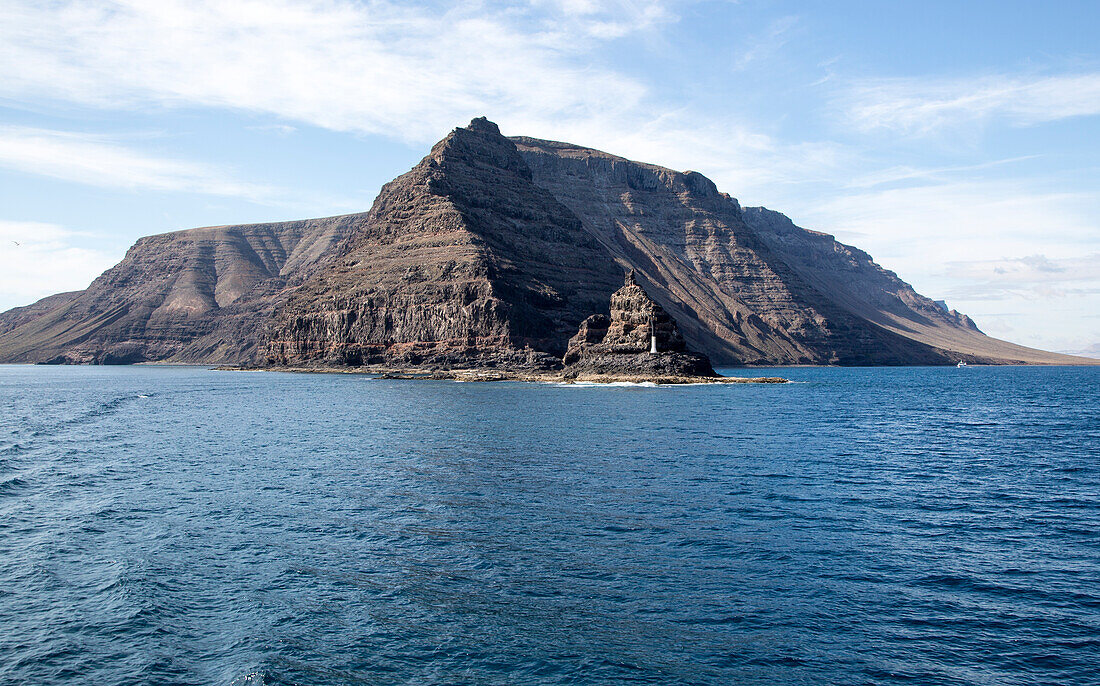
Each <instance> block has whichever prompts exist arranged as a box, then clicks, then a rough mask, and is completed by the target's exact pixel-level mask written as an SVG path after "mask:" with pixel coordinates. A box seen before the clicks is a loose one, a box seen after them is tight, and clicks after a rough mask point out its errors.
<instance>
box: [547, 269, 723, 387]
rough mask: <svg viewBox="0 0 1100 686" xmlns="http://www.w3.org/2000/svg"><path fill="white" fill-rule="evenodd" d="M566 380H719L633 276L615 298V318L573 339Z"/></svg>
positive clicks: (594, 322)
mask: <svg viewBox="0 0 1100 686" xmlns="http://www.w3.org/2000/svg"><path fill="white" fill-rule="evenodd" d="M564 362H565V364H566V365H568V367H567V369H566V375H567V376H574V377H575V376H577V375H579V374H582V373H583V374H594V375H601V374H602V375H609V376H630V375H646V376H681V377H684V376H717V374H715V372H714V369H713V368H712V367H711V365H710V360H708V359H707V357H706V356H705V355H698V354H695V353H690V352H688V351H687V347H686V344H685V343H684V337H683V336H682V335H681V334H680V329H679V327H678V326H676V322H675V320H673V319H672V317H670V316H669V315H668V313H667V312H665V310H664V308H663V307H661V306H660V305H658V304H657V303H656V302H654V300H653V299H652V298H650V297H649V295H648V294H647V293H646V292H645V290H644V289H643V288H642V287H641V286H639V285H638V282H637V280H636V279H635V277H634V272H633V270H632V271H629V272H627V275H626V283H625V284H623V287H622V288H620V289H619V290H617V291H615V293H613V294H612V295H611V316H605V315H603V314H594V315H592V316H590V317H588V318H587V319H585V320H584V321H583V322H581V326H580V330H579V331H578V332H577V334H576V335H575V336H573V337H572V338H570V339H569V348H568V350H567V351H566V353H565V359H564Z"/></svg>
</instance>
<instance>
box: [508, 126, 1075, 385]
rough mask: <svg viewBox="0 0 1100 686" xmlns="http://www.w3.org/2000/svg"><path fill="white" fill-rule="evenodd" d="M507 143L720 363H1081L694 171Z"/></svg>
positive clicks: (527, 142) (546, 144) (569, 148)
mask: <svg viewBox="0 0 1100 686" xmlns="http://www.w3.org/2000/svg"><path fill="white" fill-rule="evenodd" d="M512 140H513V141H515V143H516V145H517V147H518V149H519V150H520V152H521V154H522V155H523V157H524V159H525V160H527V163H528V165H529V166H530V168H531V170H532V172H533V178H534V181H535V183H536V184H538V185H540V186H542V187H544V188H546V189H547V190H549V191H550V192H551V193H553V195H554V196H555V197H556V198H558V199H559V200H560V201H561V202H562V203H563V204H565V205H567V206H568V207H569V208H570V209H571V210H573V212H574V213H575V214H576V215H577V216H578V217H579V218H580V219H581V221H582V222H583V223H584V226H585V228H586V229H588V230H589V231H590V232H591V233H592V235H594V236H595V237H597V239H598V240H599V241H600V243H601V245H603V246H604V247H605V248H606V249H607V251H608V252H609V253H610V254H612V255H614V256H615V257H616V259H617V260H618V261H619V262H620V263H621V264H623V265H625V266H628V267H631V268H633V269H635V270H637V273H638V278H639V281H640V282H642V283H644V284H646V286H647V289H648V290H649V292H650V293H652V294H653V297H654V299H656V300H657V301H658V302H659V303H660V304H661V305H662V306H664V307H665V308H666V309H667V310H668V311H669V312H670V313H672V315H673V316H674V317H675V318H676V319H677V320H678V321H679V322H680V324H681V327H682V328H683V331H684V336H685V338H686V339H687V341H688V343H689V345H690V346H691V347H692V348H694V349H697V350H702V351H704V352H706V353H707V354H708V355H710V357H711V359H713V360H714V361H715V362H716V363H723V364H741V363H747V364H946V363H950V362H953V361H958V360H967V361H970V362H992V363H1003V362H1031V363H1051V364H1058V363H1062V364H1069V363H1076V362H1080V360H1078V359H1076V358H1070V357H1068V356H1065V355H1057V354H1054V353H1046V352H1044V351H1038V350H1032V349H1029V348H1024V347H1022V346H1016V345H1013V344H1009V343H1005V342H1003V341H997V340H996V339H992V338H989V337H988V336H985V335H984V334H982V333H981V332H980V331H978V330H977V328H976V327H975V326H974V325H973V322H971V321H970V320H969V318H966V317H965V315H959V314H958V313H955V314H953V315H952V314H950V313H946V312H944V311H943V310H942V309H941V308H938V307H937V306H935V304H934V303H933V302H932V301H931V300H929V299H928V298H925V297H923V296H921V295H919V294H917V293H916V292H914V291H913V289H912V288H911V287H910V286H909V285H908V284H906V283H904V282H903V281H901V280H900V279H898V278H897V277H896V275H894V274H893V273H892V272H888V271H886V270H884V269H882V268H881V267H879V266H878V265H876V264H875V263H874V262H873V261H872V260H871V258H870V256H868V255H867V254H866V253H864V252H862V251H860V250H858V249H856V248H852V247H850V246H846V245H844V244H842V243H839V242H837V241H836V240H835V239H833V237H832V236H828V235H826V234H821V233H817V232H812V231H806V230H804V229H801V228H798V227H795V226H794V225H793V224H792V223H791V222H790V220H789V219H787V218H786V217H784V216H783V215H781V214H779V213H776V212H771V211H769V210H765V209H763V208H749V209H747V210H744V211H743V210H742V208H741V207H740V205H739V204H738V202H737V201H736V200H735V199H733V198H731V197H730V196H728V195H726V194H725V193H720V192H719V191H718V190H717V188H716V187H715V185H714V184H713V183H712V182H711V181H710V180H709V179H707V178H706V177H704V176H703V175H701V174H699V173H697V172H683V173H681V172H676V171H673V170H671V169H665V168H663V167H658V166H655V165H651V164H642V163H638V162H632V161H630V160H626V159H623V158H621V157H617V156H615V155H610V154H608V153H604V152H600V151H598V150H592V149H589V148H583V147H580V146H576V145H571V144H568V143H559V142H554V141H544V140H538V139H533V138H525V137H516V138H513V139H512Z"/></svg>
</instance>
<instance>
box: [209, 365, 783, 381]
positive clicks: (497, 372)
mask: <svg viewBox="0 0 1100 686" xmlns="http://www.w3.org/2000/svg"><path fill="white" fill-rule="evenodd" d="M215 369H216V370H218V371H249V372H251V371H268V372H290V373H295V374H360V375H364V376H370V377H372V378H375V379H379V380H393V379H400V380H409V381H461V382H491V381H527V382H535V383H565V384H573V383H603V384H610V383H639V384H641V383H652V384H658V385H662V386H663V385H684V384H729V383H734V384H744V383H757V384H776V383H790V380H789V379H784V378H781V377H778V376H758V377H742V376H683V375H669V374H665V375H660V374H658V375H652V374H589V373H582V374H571V373H570V372H569V371H568V370H556V371H555V370H531V369H423V368H419V367H390V366H376V365H364V366H361V367H327V366H324V367H321V366H311V367H288V366H269V367H248V366H234V365H225V366H221V367H216V368H215Z"/></svg>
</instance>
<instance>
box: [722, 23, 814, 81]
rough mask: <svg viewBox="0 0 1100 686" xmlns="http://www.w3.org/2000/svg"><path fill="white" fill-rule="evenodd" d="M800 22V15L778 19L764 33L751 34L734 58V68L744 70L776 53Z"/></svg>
mask: <svg viewBox="0 0 1100 686" xmlns="http://www.w3.org/2000/svg"><path fill="white" fill-rule="evenodd" d="M797 23H798V17H793V16H790V17H781V18H779V19H776V20H775V21H773V22H772V23H771V26H769V27H768V30H767V31H765V32H764V33H762V34H760V35H756V36H751V37H749V38H748V39H747V40H746V41H745V45H744V46H743V48H742V50H741V52H740V53H739V54H738V55H737V56H736V57H735V58H734V60H733V69H734V70H735V71H743V70H745V69H748V68H749V67H750V66H751V65H752V64H753V63H754V62H758V61H759V60H762V59H764V58H765V57H768V56H770V55H774V54H775V53H776V52H778V51H779V49H780V48H782V47H783V46H784V45H785V44H786V43H787V41H788V40H789V33H790V31H791V29H792V28H793V27H794V26H795V25H796V24H797Z"/></svg>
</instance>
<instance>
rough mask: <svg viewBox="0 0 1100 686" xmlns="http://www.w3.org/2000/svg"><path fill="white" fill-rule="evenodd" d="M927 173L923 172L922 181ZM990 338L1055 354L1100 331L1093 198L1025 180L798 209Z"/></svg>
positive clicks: (1098, 218)
mask: <svg viewBox="0 0 1100 686" xmlns="http://www.w3.org/2000/svg"><path fill="white" fill-rule="evenodd" d="M918 176H919V175H918ZM793 218H794V219H795V222H796V223H798V224H800V225H802V226H805V227H807V228H811V229H817V230H820V231H827V232H830V233H834V234H836V236H837V238H839V239H840V240H842V241H845V242H847V243H853V244H855V245H857V246H858V247H860V248H862V249H864V250H866V251H867V252H869V253H870V254H871V255H872V256H873V257H874V258H875V261H876V262H878V263H879V264H881V265H882V266H883V267H886V268H887V269H891V270H894V271H896V272H897V273H898V275H899V276H900V277H901V278H902V279H904V280H905V281H908V282H909V283H911V284H912V285H913V286H914V287H915V288H916V289H917V291H919V292H921V293H924V294H925V295H928V296H930V297H933V298H936V299H939V298H946V299H947V301H948V304H949V305H950V306H951V307H954V308H956V309H958V310H960V311H962V312H966V313H967V314H969V315H971V316H972V317H974V319H975V320H976V321H977V323H978V326H980V327H981V328H982V330H983V331H985V332H986V333H988V334H991V335H994V336H998V337H1003V338H1007V339H1009V340H1013V341H1015V342H1018V343H1023V344H1025V345H1033V346H1036V347H1040V348H1044V349H1049V350H1062V349H1070V348H1071V347H1072V346H1073V345H1075V344H1076V342H1080V341H1090V340H1095V339H1096V336H1098V335H1100V332H1098V331H1096V327H1095V323H1093V322H1090V321H1088V320H1085V319H1083V318H1081V317H1080V313H1081V312H1088V311H1095V310H1096V309H1097V308H1100V258H1097V256H1096V253H1097V252H1100V206H1098V205H1097V201H1096V198H1095V197H1093V196H1092V194H1086V193H1067V192H1043V191H1041V190H1037V189H1036V187H1035V185H1034V184H1031V183H1028V182H1027V181H1025V180H1021V181H981V182H957V183H952V182H945V183H934V184H927V185H923V186H912V187H906V188H891V189H887V190H858V191H857V192H852V193H849V194H846V195H840V196H837V197H835V198H834V199H832V200H831V201H829V202H827V203H824V204H822V205H818V206H810V207H807V208H805V210H804V211H802V212H801V213H798V212H796V213H795V216H794V217H793Z"/></svg>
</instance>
